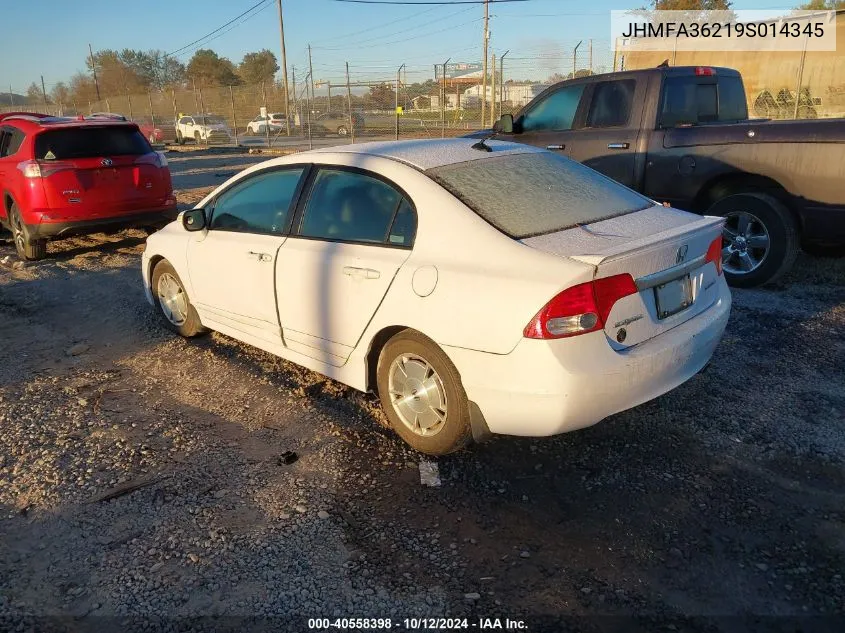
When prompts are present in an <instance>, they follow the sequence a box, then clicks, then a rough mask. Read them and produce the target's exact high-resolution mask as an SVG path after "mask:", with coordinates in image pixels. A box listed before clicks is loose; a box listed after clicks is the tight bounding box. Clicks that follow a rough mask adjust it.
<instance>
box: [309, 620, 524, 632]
mask: <svg viewBox="0 0 845 633" xmlns="http://www.w3.org/2000/svg"><path fill="white" fill-rule="evenodd" d="M308 628H309V629H310V630H315V631H331V630H334V631H354V630H362V629H363V630H379V629H384V630H387V629H398V630H405V631H431V630H437V631H472V630H476V631H526V630H528V625H527V624H526V623H525V621H524V620H519V619H513V620H512V619H510V618H404V619H401V620H393V619H391V618H309V619H308Z"/></svg>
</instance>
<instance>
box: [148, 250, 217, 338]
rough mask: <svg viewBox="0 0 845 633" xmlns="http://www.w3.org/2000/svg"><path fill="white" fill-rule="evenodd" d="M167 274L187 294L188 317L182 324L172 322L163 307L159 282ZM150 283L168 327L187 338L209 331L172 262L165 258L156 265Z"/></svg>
mask: <svg viewBox="0 0 845 633" xmlns="http://www.w3.org/2000/svg"><path fill="white" fill-rule="evenodd" d="M165 274H166V275H169V276H170V278H172V279H174V280H175V281H176V283H177V284H178V285H179V288H180V290H181V292H182V294H184V296H185V303H186V305H187V317H186V318H185V320H184V321H183V322H182V323H181V324H176V323H174V322H172V321H171V320H170V319H169V318H168V317H167V315H166V314H165V310H164V308H163V307H162V300H161V297H159V282H160V280H161V278H162V276H164V275H165ZM150 283H151V288H152V292H153V297H154V299H155V302H156V308H157V309H156V312H158V315H159V316H160V317H161V320H162V322H163V323H164V325H165V326H166V327H167V328H168V329H170V330H172V331H173V332H176V333H177V334H179V335H181V336H184V337H186V338H190V337H192V336H197V335H199V334H204V333H205V332H207V331H208V330H207V329H206V328H204V327H203V325H202V323H201V322H200V317H199V315H198V314H197V311H196V309H195V308H194V306H193V304H192V303H191V300H190V298H189V297H188V293H187V292H186V291H185V286H184V284H183V283H182V280H181V279H180V278H179V275H178V274H177V273H176V270H175V269H174V268H173V266H171V265H170V262H168V261H167V260H166V259H163V260H161V261H160V262H158V263H157V264H156V265H155V268H154V269H153V274H152V279H151V280H150Z"/></svg>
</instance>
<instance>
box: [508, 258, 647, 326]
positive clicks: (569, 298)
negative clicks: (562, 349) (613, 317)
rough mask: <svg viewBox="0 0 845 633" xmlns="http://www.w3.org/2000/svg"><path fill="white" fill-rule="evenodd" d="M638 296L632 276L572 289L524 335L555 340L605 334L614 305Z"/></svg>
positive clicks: (547, 308)
mask: <svg viewBox="0 0 845 633" xmlns="http://www.w3.org/2000/svg"><path fill="white" fill-rule="evenodd" d="M636 292H637V286H636V285H635V284H634V279H633V277H631V275H629V274H628V273H625V274H622V275H614V276H613V277H605V278H603V279H596V280H594V281H588V282H587V283H583V284H578V285H577V286H572V287H571V288H567V289H566V290H564V291H563V292H561V293H560V294H558V295H556V296H555V297H554V298H553V299H552V300H551V301H549V302H548V303H547V304H546V305H545V306H543V309H542V310H540V311H539V312H538V313H537V315H536V316H535V317H534V318H533V319H531V322H530V323H529V324H528V325H526V326H525V330H523V335H524V336H525V337H526V338H536V339H555V338H565V337H567V336H576V335H578V334H586V333H587V332H595V331H596V330H601V329H603V328H604V323H605V320H606V319H607V316H608V315H609V314H610V310H611V309H612V308H613V304H615V303H616V302H617V301H619V299H621V298H622V297H627V296H628V295H632V294H636Z"/></svg>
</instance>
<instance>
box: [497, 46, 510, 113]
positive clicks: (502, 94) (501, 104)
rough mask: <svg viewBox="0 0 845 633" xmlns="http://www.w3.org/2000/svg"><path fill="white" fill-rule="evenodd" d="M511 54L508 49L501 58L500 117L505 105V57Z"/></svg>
mask: <svg viewBox="0 0 845 633" xmlns="http://www.w3.org/2000/svg"><path fill="white" fill-rule="evenodd" d="M510 52H511V49H508V50H506V51H505V52H504V53H503V54H502V55H501V56H500V57H499V117H501V116H502V108H503V107H504V103H505V56H506V55H507V54H508V53H510Z"/></svg>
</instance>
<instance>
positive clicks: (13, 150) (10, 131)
mask: <svg viewBox="0 0 845 633" xmlns="http://www.w3.org/2000/svg"><path fill="white" fill-rule="evenodd" d="M23 139H24V133H23V132H22V131H21V130H19V129H17V128H16V127H11V126H8V127H4V128H3V129H2V137H0V158H3V157H5V156H14V155H15V154H17V152H18V150H19V149H20V148H21V145H22V144H23Z"/></svg>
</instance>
